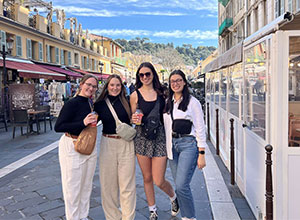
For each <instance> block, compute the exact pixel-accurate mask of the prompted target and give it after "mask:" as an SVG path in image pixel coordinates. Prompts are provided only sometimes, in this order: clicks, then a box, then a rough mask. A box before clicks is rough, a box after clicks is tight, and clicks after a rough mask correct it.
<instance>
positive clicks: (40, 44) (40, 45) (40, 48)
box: [39, 42, 43, 61]
mask: <svg viewBox="0 0 300 220" xmlns="http://www.w3.org/2000/svg"><path fill="white" fill-rule="evenodd" d="M39 60H40V61H43V44H42V43H40V42H39Z"/></svg>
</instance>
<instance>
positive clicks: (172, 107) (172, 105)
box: [170, 100, 174, 122]
mask: <svg viewBox="0 0 300 220" xmlns="http://www.w3.org/2000/svg"><path fill="white" fill-rule="evenodd" d="M173 109H174V101H173V100H172V101H171V108H170V113H171V118H172V122H173V120H174V118H173Z"/></svg>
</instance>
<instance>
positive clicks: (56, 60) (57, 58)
mask: <svg viewBox="0 0 300 220" xmlns="http://www.w3.org/2000/svg"><path fill="white" fill-rule="evenodd" d="M55 63H59V48H57V47H55Z"/></svg>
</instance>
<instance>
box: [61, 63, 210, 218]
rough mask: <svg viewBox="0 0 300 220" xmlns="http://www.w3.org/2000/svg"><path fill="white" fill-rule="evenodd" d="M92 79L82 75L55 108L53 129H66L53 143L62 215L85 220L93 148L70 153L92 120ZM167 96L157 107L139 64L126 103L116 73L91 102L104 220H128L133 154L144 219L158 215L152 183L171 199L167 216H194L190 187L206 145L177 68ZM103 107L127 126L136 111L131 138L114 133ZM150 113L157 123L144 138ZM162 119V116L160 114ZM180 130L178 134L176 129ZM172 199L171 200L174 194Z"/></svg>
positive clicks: (152, 81) (152, 76) (153, 81)
mask: <svg viewBox="0 0 300 220" xmlns="http://www.w3.org/2000/svg"><path fill="white" fill-rule="evenodd" d="M97 85H98V81H97V79H96V78H95V77H93V76H90V75H87V76H85V77H83V79H82V81H81V83H80V91H79V95H78V96H76V97H75V98H73V99H71V100H70V101H69V102H67V103H66V104H65V106H64V107H63V109H62V111H61V113H60V116H59V118H58V120H57V123H56V125H55V130H56V131H57V132H66V133H65V135H63V136H62V138H61V140H60V146H59V158H60V164H61V173H62V185H63V193H64V199H65V204H66V218H67V219H68V220H69V219H85V218H87V216H88V209H89V198H90V194H91V189H92V179H93V175H94V171H95V166H96V154H97V153H96V150H95V149H94V152H93V153H92V154H91V155H89V156H86V155H81V154H79V153H77V152H76V151H75V150H74V144H73V140H75V139H76V137H77V136H78V135H79V134H80V132H81V131H82V130H83V129H84V128H85V126H87V125H89V124H90V123H94V122H95V121H96V120H97V118H96V117H95V115H94V114H90V112H91V109H90V107H89V106H90V105H89V104H90V103H89V98H90V97H92V96H93V95H94V94H95V92H96V89H97ZM169 85H170V86H169V92H168V94H169V97H168V99H167V105H166V106H165V98H166V97H164V91H163V87H162V86H161V84H160V82H159V79H158V75H157V73H156V71H155V69H154V67H153V65H152V64H151V63H148V62H146V63H142V64H141V65H140V67H139V68H138V70H137V73H136V91H135V92H134V93H133V94H132V95H131V97H130V105H131V108H130V106H129V103H128V102H127V99H126V95H125V94H126V91H125V87H124V85H123V84H122V81H121V78H120V77H119V76H118V75H111V76H110V77H109V78H108V80H107V83H106V84H105V86H104V88H103V91H102V93H101V95H100V97H99V98H98V100H97V101H96V102H95V104H94V106H95V111H96V112H97V113H98V115H99V118H98V120H101V121H102V123H103V134H102V137H101V143H100V156H99V169H100V184H101V198H102V206H103V209H104V213H105V217H106V219H107V220H121V219H122V220H125V219H126V220H127V219H128V220H133V219H134V217H135V207H136V188H135V186H136V183H135V154H136V156H137V160H138V163H139V166H140V168H141V171H142V174H143V178H144V190H145V194H146V198H147V202H148V206H149V211H150V217H149V219H150V220H155V219H157V218H158V215H157V208H156V204H155V195H154V183H155V184H156V185H157V186H158V187H159V188H160V189H161V190H163V191H164V192H165V193H166V194H167V195H168V196H169V198H170V201H171V214H172V215H173V216H176V215H177V214H178V212H179V207H180V209H181V215H182V217H183V218H182V219H195V209H194V203H193V198H192V193H191V190H190V186H189V184H190V182H191V179H192V176H193V173H194V170H195V167H196V165H197V164H198V167H199V168H203V167H204V166H205V158H204V153H205V151H204V149H205V147H206V138H205V129H204V123H203V113H202V109H201V105H200V103H199V102H198V101H197V100H196V99H195V98H194V97H192V96H191V95H190V94H189V92H188V88H187V81H186V78H185V75H184V73H183V72H182V71H180V70H177V71H174V72H172V74H171V75H170V78H169ZM108 104H109V105H111V106H112V108H113V110H114V111H115V112H116V114H117V116H118V118H119V120H120V121H122V122H124V123H127V124H130V118H131V119H132V122H133V123H135V124H139V123H138V122H139V119H140V118H139V117H138V116H137V114H132V115H131V112H135V111H136V109H137V108H139V109H141V110H142V112H143V118H142V123H141V125H137V126H136V130H137V135H136V137H135V139H134V143H133V141H126V140H123V139H122V138H121V137H119V136H118V135H117V134H116V123H115V119H114V117H113V115H112V113H111V110H110V108H109V106H108ZM157 106H159V110H158V111H157V113H156V114H157V115H156V116H157V117H158V118H159V121H160V122H159V126H158V127H157V128H156V130H157V135H156V136H155V138H149V137H148V136H147V135H146V134H145V129H144V126H145V123H146V121H147V117H148V115H149V114H151V115H152V116H153V111H154V109H157V108H158V107H157ZM164 111H165V114H164V116H163V112H164ZM182 128H183V129H182ZM167 156H168V158H169V159H170V167H171V171H172V175H173V178H174V181H175V185H176V194H175V192H174V190H173V188H172V186H171V184H170V183H169V182H168V181H167V180H166V179H165V171H166V166H167ZM176 195H177V197H176Z"/></svg>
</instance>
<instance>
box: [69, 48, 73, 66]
mask: <svg viewBox="0 0 300 220" xmlns="http://www.w3.org/2000/svg"><path fill="white" fill-rule="evenodd" d="M68 65H69V66H72V58H71V52H70V51H68Z"/></svg>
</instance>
